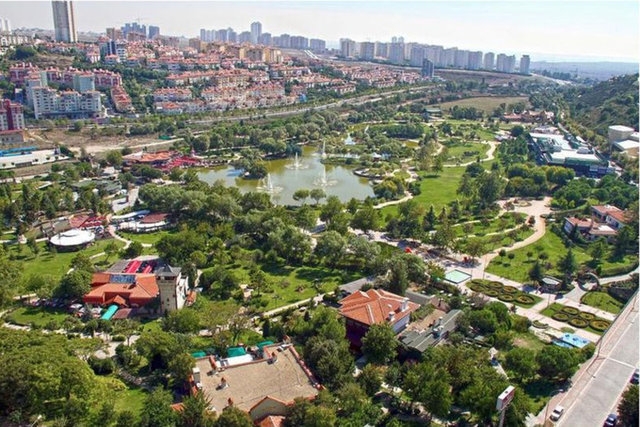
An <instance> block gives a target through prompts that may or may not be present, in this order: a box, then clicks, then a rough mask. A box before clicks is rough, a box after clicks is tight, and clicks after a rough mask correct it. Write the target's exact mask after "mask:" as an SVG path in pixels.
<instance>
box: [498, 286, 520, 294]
mask: <svg viewBox="0 0 640 427" xmlns="http://www.w3.org/2000/svg"><path fill="white" fill-rule="evenodd" d="M502 292H504V293H505V294H517V293H518V292H520V291H519V290H518V288H516V287H513V286H504V287H503V288H502Z"/></svg>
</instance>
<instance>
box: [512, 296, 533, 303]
mask: <svg viewBox="0 0 640 427" xmlns="http://www.w3.org/2000/svg"><path fill="white" fill-rule="evenodd" d="M516 301H517V302H519V303H520V304H533V303H534V302H536V300H535V299H533V297H532V296H530V295H527V294H522V295H518V296H517V297H516Z"/></svg>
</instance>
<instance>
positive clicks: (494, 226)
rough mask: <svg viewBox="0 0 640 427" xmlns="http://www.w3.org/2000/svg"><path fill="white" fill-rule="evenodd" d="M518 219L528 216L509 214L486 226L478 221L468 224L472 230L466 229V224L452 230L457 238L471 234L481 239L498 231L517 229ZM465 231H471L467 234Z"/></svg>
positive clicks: (493, 220) (456, 226) (517, 213)
mask: <svg viewBox="0 0 640 427" xmlns="http://www.w3.org/2000/svg"><path fill="white" fill-rule="evenodd" d="M516 218H526V214H523V213H519V212H508V213H506V214H504V215H502V216H500V217H498V218H494V219H492V220H491V221H489V224H488V225H484V224H483V223H482V222H480V221H478V222H473V223H469V224H468V225H469V226H471V227H472V228H468V227H465V224H456V225H454V226H453V227H452V228H453V231H455V233H456V236H457V237H464V236H468V235H471V234H473V235H474V236H478V237H479V236H484V235H486V234H489V233H496V232H498V231H504V230H508V229H510V228H514V227H516V225H517V224H516ZM465 230H471V231H470V232H467V231H465Z"/></svg>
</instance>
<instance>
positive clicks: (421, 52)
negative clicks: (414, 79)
mask: <svg viewBox="0 0 640 427" xmlns="http://www.w3.org/2000/svg"><path fill="white" fill-rule="evenodd" d="M425 58H426V50H425V48H424V46H420V45H413V46H412V47H411V52H410V53H409V65H411V66H412V67H422V65H423V62H424V60H425Z"/></svg>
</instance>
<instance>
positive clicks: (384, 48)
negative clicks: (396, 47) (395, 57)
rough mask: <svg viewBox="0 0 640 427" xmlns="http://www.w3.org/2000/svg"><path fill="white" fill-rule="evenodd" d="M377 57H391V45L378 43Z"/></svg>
mask: <svg viewBox="0 0 640 427" xmlns="http://www.w3.org/2000/svg"><path fill="white" fill-rule="evenodd" d="M376 56H377V57H378V58H387V57H388V56H389V45H388V44H387V43H381V42H376Z"/></svg>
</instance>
